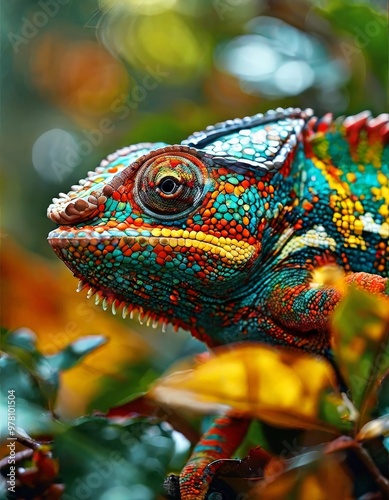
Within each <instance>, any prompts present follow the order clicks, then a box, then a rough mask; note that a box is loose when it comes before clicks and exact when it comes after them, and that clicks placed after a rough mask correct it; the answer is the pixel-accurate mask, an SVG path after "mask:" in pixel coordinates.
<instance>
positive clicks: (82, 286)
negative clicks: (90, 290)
mask: <svg viewBox="0 0 389 500" xmlns="http://www.w3.org/2000/svg"><path fill="white" fill-rule="evenodd" d="M84 286H85V283H84V282H83V281H82V280H79V282H78V285H77V292H81V290H82V289H83V288H84Z"/></svg>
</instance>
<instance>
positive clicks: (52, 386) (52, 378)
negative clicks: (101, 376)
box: [1, 328, 105, 408]
mask: <svg viewBox="0 0 389 500" xmlns="http://www.w3.org/2000/svg"><path fill="white" fill-rule="evenodd" d="M36 340H37V339H36V336H35V334H34V333H33V332H32V331H31V330H28V329H26V328H22V329H20V330H16V331H13V332H7V331H5V330H2V331H1V350H2V351H3V352H5V353H7V354H8V355H9V356H10V357H12V358H13V359H15V361H16V362H17V364H18V365H19V366H20V367H23V368H24V369H25V370H26V372H25V373H24V375H23V376H24V377H26V378H27V379H33V380H34V382H35V385H36V387H37V388H39V391H38V393H39V395H38V396H37V398H38V400H39V401H40V404H43V406H45V407H46V408H52V407H53V406H54V404H55V400H56V397H57V392H58V386H59V374H60V372H61V371H65V370H68V369H69V368H72V367H73V366H74V365H76V364H77V363H78V362H79V361H81V360H82V359H83V358H84V357H85V356H86V355H87V354H89V353H91V352H92V351H94V350H95V349H96V348H98V347H100V346H101V345H103V344H104V343H105V338H104V337H102V336H99V335H95V336H90V337H82V338H79V339H77V340H76V341H75V342H72V343H71V344H69V345H68V346H67V347H65V348H64V349H63V350H62V351H60V352H59V353H57V354H54V355H53V356H44V355H43V354H42V353H41V352H39V351H38V349H37V347H36Z"/></svg>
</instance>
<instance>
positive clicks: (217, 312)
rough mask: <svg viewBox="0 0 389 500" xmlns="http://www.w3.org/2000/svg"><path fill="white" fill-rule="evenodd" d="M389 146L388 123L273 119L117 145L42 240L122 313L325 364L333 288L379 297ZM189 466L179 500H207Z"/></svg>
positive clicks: (305, 116) (63, 204) (59, 205)
mask: <svg viewBox="0 0 389 500" xmlns="http://www.w3.org/2000/svg"><path fill="white" fill-rule="evenodd" d="M388 141H389V124H388V115H380V116H379V117H377V118H374V119H372V118H370V115H369V114H368V113H366V112H365V113H361V114H359V115H357V116H354V117H348V118H346V119H344V120H339V121H336V122H334V121H333V120H332V118H331V116H330V115H325V116H324V117H323V118H322V119H320V120H318V119H317V118H316V117H313V116H312V112H311V110H305V111H301V110H299V109H288V110H282V109H278V110H276V111H271V112H268V113H266V114H265V115H255V116H253V117H251V118H248V117H246V118H244V119H242V120H230V121H228V122H225V123H223V124H219V125H217V126H215V127H208V128H207V130H206V131H204V132H200V133H196V134H194V135H193V136H191V137H189V138H188V139H187V140H185V141H183V142H182V143H181V145H175V146H169V145H166V144H163V143H154V144H152V143H144V144H139V145H136V146H131V147H129V148H124V149H123V150H120V151H118V152H117V153H114V154H112V155H110V156H108V158H107V159H106V160H103V161H102V162H101V165H100V166H99V167H98V168H97V169H96V171H95V172H94V173H93V172H92V173H90V174H89V176H88V178H87V179H86V180H85V181H80V185H78V186H74V187H73V188H72V190H71V191H70V193H69V194H68V195H65V194H62V195H60V199H55V200H53V204H52V205H50V207H49V209H48V215H49V217H50V218H51V219H52V220H53V221H54V222H56V223H57V224H58V226H59V227H58V228H57V229H55V230H54V231H52V232H51V233H50V234H49V242H50V244H51V245H52V247H53V249H54V251H55V252H56V253H57V255H58V256H59V257H60V258H61V259H62V260H63V261H64V262H65V264H66V265H67V266H68V267H69V268H70V269H71V271H72V272H73V273H74V275H75V276H77V277H78V278H79V279H80V280H81V283H80V288H84V287H85V288H88V289H89V291H88V295H92V294H96V297H97V299H96V301H97V302H99V301H100V300H102V301H103V307H104V308H107V307H108V306H110V307H112V309H113V311H116V309H118V308H122V311H123V312H122V314H123V316H126V315H127V314H128V312H130V313H131V314H133V312H134V311H137V312H138V313H139V317H140V320H142V318H143V319H145V318H148V321H152V324H153V326H154V327H155V326H157V325H158V323H162V324H163V325H165V324H166V323H168V322H170V323H172V324H173V325H175V326H176V327H179V326H180V327H183V328H185V329H187V330H190V331H191V333H192V334H193V335H194V336H195V337H197V338H199V339H201V340H203V341H205V342H206V343H207V344H208V345H209V346H216V345H220V344H229V343H233V342H239V341H243V340H251V341H255V340H256V341H262V342H268V343H270V344H273V345H287V346H291V347H294V348H299V349H304V350H306V351H309V352H314V353H319V354H323V355H326V354H328V349H329V340H328V335H329V318H330V315H331V313H332V311H333V310H334V308H335V307H336V305H337V304H338V302H339V300H340V296H341V292H340V289H341V287H339V286H338V284H337V283H336V282H337V281H339V283H340V284H341V283H343V285H346V286H347V285H349V284H350V283H355V284H356V285H357V286H359V287H361V288H363V289H365V290H368V291H372V292H375V293H387V290H386V292H385V287H387V286H388V276H389V249H388V238H389V208H388V206H389V183H388V175H389V167H388V163H389V148H388V147H387V144H388ZM335 266H338V267H337V268H336V269H337V271H334V269H335ZM331 269H332V272H329V271H331ZM224 424H225V425H224V426H223V428H224V431H223V432H224V433H225V435H228V432H229V431H228V430H227V428H228V425H227V424H226V423H225V422H224ZM231 425H232V428H233V427H234V425H235V426H236V423H235V424H231ZM242 428H243V427H242ZM209 432H210V433H211V434H212V432H213V431H212V430H210V431H209ZM229 441H231V440H229ZM218 453H219V454H218V458H221V457H223V456H226V455H228V454H230V453H232V449H231V446H230V444H228V443H227V442H226V441H225V440H223V439H222V440H221V445H220V447H219V452H218ZM199 456H200V455H199ZM196 457H197V455H196V453H195V456H193V457H192V459H191V464H189V465H188V467H189V469H188V468H187V469H185V470H184V472H183V474H182V485H183V486H182V498H184V499H185V500H189V499H194V498H196V499H199V498H203V497H204V494H201V495H200V496H198V494H197V493H195V492H191V491H190V488H189V489H188V488H187V487H186V486H185V487H184V484H187V479H188V473H190V474H192V475H193V467H192V465H193V463H196V460H197V458H196ZM212 457H213V454H212V453H210V454H209V456H208V458H209V459H211V458H212ZM208 458H207V457H205V456H204V453H202V455H201V460H200V461H199V463H200V462H201V465H199V467H198V470H202V469H203V467H204V464H205V463H206V460H207V459H208ZM196 477H197V472H196ZM208 479H209V478H208ZM206 482H207V481H206V480H205V479H204V484H205V483H206ZM204 488H206V486H204Z"/></svg>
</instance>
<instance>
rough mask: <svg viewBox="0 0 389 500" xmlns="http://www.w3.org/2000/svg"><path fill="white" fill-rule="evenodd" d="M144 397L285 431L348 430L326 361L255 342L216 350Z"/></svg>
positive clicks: (339, 398)
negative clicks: (248, 419)
mask: <svg viewBox="0 0 389 500" xmlns="http://www.w3.org/2000/svg"><path fill="white" fill-rule="evenodd" d="M150 396H151V397H153V398H154V399H156V400H157V401H159V402H160V403H162V404H166V405H168V406H174V407H184V408H185V407H186V408H190V409H191V410H194V411H200V412H203V413H224V412H226V411H228V412H229V414H233V415H245V416H250V417H255V418H258V419H260V420H263V421H265V422H268V423H271V424H273V425H280V426H285V427H295V428H301V429H309V428H316V429H323V430H326V431H335V430H336V428H338V429H350V427H351V424H350V422H349V421H348V417H349V416H350V415H349V411H348V410H347V408H346V407H345V405H344V403H343V400H342V398H341V395H340V393H339V391H338V389H337V384H336V378H335V374H334V372H333V370H332V368H331V366H330V364H329V363H328V362H326V361H325V360H324V359H323V358H319V357H314V356H309V355H307V354H305V353H300V352H297V351H292V350H288V349H281V348H278V349H274V348H271V347H269V346H268V345H264V344H260V343H255V344H254V343H253V344H251V343H250V344H248V343H244V344H243V343H242V344H235V345H234V348H231V346H229V347H228V348H220V349H218V350H216V354H214V355H213V356H212V357H210V359H209V360H207V361H205V362H203V363H200V364H197V365H195V366H194V368H192V369H189V370H185V371H181V372H179V373H174V374H173V375H170V376H168V377H167V378H164V379H162V380H159V382H158V383H157V384H156V385H155V386H154V387H153V388H152V390H151V391H150Z"/></svg>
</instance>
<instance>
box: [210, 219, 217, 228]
mask: <svg viewBox="0 0 389 500" xmlns="http://www.w3.org/2000/svg"><path fill="white" fill-rule="evenodd" d="M211 224H212V225H213V226H216V224H217V219H216V218H215V217H212V219H211Z"/></svg>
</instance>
